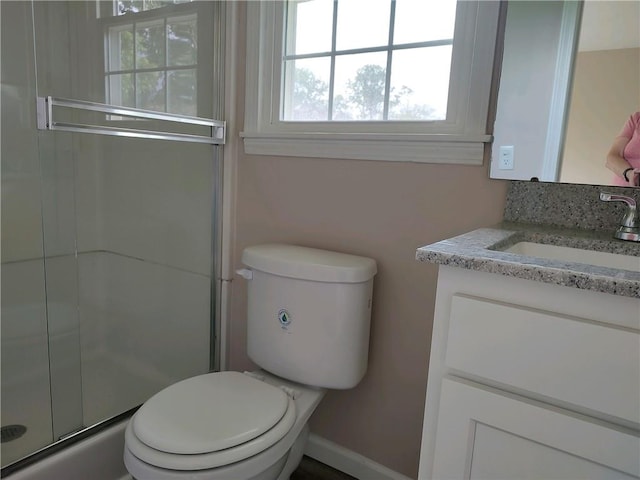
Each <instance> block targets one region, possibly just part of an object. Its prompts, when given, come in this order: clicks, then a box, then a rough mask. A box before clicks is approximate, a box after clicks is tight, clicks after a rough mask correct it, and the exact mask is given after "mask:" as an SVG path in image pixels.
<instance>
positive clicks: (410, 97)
mask: <svg viewBox="0 0 640 480" xmlns="http://www.w3.org/2000/svg"><path fill="white" fill-rule="evenodd" d="M451 51H452V47H451V46H450V45H445V46H442V47H427V48H415V49H408V50H396V51H395V52H394V53H393V63H392V65H391V94H390V105H389V107H390V108H389V119H390V120H444V119H445V118H446V116H447V97H448V95H449V73H450V69H451ZM416 65H420V66H421V68H416Z"/></svg>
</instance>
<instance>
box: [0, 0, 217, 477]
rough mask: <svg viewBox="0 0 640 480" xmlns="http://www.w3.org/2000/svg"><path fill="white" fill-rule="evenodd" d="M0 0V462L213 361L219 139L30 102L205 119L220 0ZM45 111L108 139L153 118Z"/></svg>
mask: <svg viewBox="0 0 640 480" xmlns="http://www.w3.org/2000/svg"><path fill="white" fill-rule="evenodd" d="M0 8H1V12H0V13H1V21H2V25H1V27H2V31H1V33H2V38H1V41H2V44H1V47H2V70H1V75H2V104H1V105H2V132H1V133H2V152H1V154H2V164H1V168H2V171H1V173H2V204H1V207H2V212H1V214H2V238H1V241H2V243H1V251H2V268H1V272H0V273H1V285H2V291H1V295H2V297H1V306H2V312H1V313H2V317H1V332H0V335H1V337H0V338H1V341H2V345H1V355H2V358H1V368H2V371H1V382H2V384H1V390H0V391H1V395H2V398H1V407H2V411H1V421H2V452H1V453H2V455H1V457H2V467H3V474H4V473H6V471H8V470H10V469H11V468H15V467H16V465H18V466H19V465H20V464H21V463H24V458H25V457H27V458H28V457H29V455H31V454H33V453H34V452H37V451H38V450H41V449H43V448H46V447H48V446H50V445H52V444H54V443H55V442H58V441H59V440H61V439H64V438H66V437H69V436H71V437H72V436H73V435H74V434H75V433H76V432H79V431H83V430H85V429H87V428H89V427H91V426H94V425H96V424H100V423H101V422H104V421H105V420H107V419H110V418H113V417H115V416H118V415H119V414H122V413H123V412H126V411H128V410H130V409H132V408H134V407H136V406H137V405H139V404H141V403H142V402H144V401H145V400H146V399H147V398H148V397H149V396H151V395H152V394H153V393H155V392H157V391H158V390H159V389H161V388H163V387H165V386H167V385H169V384H171V383H174V382H176V381H178V380H180V379H183V378H186V377H189V376H192V375H197V374H201V373H205V372H207V371H209V370H211V369H214V368H215V366H216V363H215V354H214V350H215V349H214V346H215V340H214V337H215V328H214V326H215V322H214V320H213V319H214V317H215V305H216V301H215V299H216V295H215V291H216V274H215V272H216V267H215V265H216V261H215V258H216V255H215V250H216V249H215V248H214V245H216V244H217V241H216V238H217V233H216V232H217V229H216V227H217V223H218V221H217V215H216V210H217V209H216V205H217V198H218V196H219V178H220V174H219V173H220V172H219V167H218V160H217V156H218V152H217V149H219V148H221V147H217V146H214V145H211V144H206V143H190V142H178V141H170V140H152V139H144V138H129V137H123V136H114V135H99V134H95V133H72V132H64V131H55V130H54V131H48V130H38V129H37V118H36V117H37V112H36V99H37V97H45V96H52V97H62V98H71V99H77V100H83V101H90V102H98V103H102V104H112V105H123V106H127V107H133V108H137V109H145V110H157V111H162V112H169V113H177V114H182V115H190V116H198V117H205V118H220V115H221V111H220V110H221V107H220V105H221V103H222V102H221V94H222V84H221V82H220V81H218V79H221V78H222V72H221V68H220V66H221V65H222V61H221V51H222V42H221V39H222V38H223V37H222V34H221V25H222V21H221V19H222V14H221V9H222V8H223V3H222V2H189V1H184V0H174V1H160V0H155V1H153V0H144V1H142V0H141V1H124V0H114V1H85V2H78V1H68V2H62V1H61V2H56V1H32V2H24V1H15V2H13V1H2V2H0ZM59 115H60V118H62V119H64V120H65V121H74V122H80V123H92V124H93V123H96V122H99V123H100V126H101V127H106V129H109V128H112V129H115V130H114V131H112V132H111V133H114V132H116V133H117V132H118V131H119V130H120V129H131V128H133V129H136V130H139V129H144V130H153V131H157V130H158V129H166V128H165V127H163V126H162V125H161V124H162V123H163V122H159V121H155V120H149V119H142V120H141V119H135V118H129V117H126V116H122V115H110V114H106V113H100V112H97V113H96V112H88V113H87V112H85V111H77V110H74V109H67V111H65V110H64V109H60V114H59ZM172 128H177V129H179V130H180V132H181V133H187V134H188V133H192V132H191V130H190V129H191V126H184V125H183V124H182V123H181V122H176V123H175V125H173V126H172ZM21 459H23V460H21ZM16 462H17V463H16ZM7 466H8V467H7Z"/></svg>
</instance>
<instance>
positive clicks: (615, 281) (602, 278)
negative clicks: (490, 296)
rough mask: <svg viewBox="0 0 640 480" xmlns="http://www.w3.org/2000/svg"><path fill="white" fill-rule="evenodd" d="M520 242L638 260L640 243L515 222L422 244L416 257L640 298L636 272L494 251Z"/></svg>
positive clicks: (600, 232) (639, 285)
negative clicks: (579, 249) (621, 255)
mask: <svg viewBox="0 0 640 480" xmlns="http://www.w3.org/2000/svg"><path fill="white" fill-rule="evenodd" d="M520 241H534V242H538V243H548V244H552V245H564V246H567V247H573V248H586V249H591V250H599V251H606V252H611V253H620V254H625V255H632V256H636V257H638V261H639V262H640V243H635V242H624V241H621V240H615V239H613V238H612V237H611V232H602V231H589V230H580V229H570V228H558V227H548V226H543V225H539V224H525V223H514V222H504V223H501V224H499V225H497V226H495V227H492V228H480V229H477V230H474V231H472V232H469V233H465V234H463V235H459V236H456V237H453V238H450V239H447V240H442V241H440V242H436V243H433V244H431V245H426V246H424V247H420V248H418V249H417V251H416V259H417V260H420V261H423V262H431V263H437V264H440V265H448V266H453V267H460V268H466V269H469V270H478V271H482V272H488V273H497V274H501V275H507V276H511V277H517V278H523V279H527V280H534V281H538V282H544V283H552V284H556V285H563V286H567V287H573V288H578V289H582V290H593V291H597V292H603V293H609V294H613V295H621V296H626V297H635V298H640V273H638V272H633V271H630V270H621V269H615V268H606V267H596V266H593V265H587V264H582V263H572V262H563V261H557V260H549V259H544V258H540V257H531V256H526V255H519V254H515V253H509V252H503V251H500V250H496V248H507V247H509V246H510V245H513V244H515V243H517V242H520Z"/></svg>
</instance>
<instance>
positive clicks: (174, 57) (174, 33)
mask: <svg viewBox="0 0 640 480" xmlns="http://www.w3.org/2000/svg"><path fill="white" fill-rule="evenodd" d="M167 49H168V51H167V65H195V64H196V63H197V52H198V31H197V24H196V16H195V15H192V16H189V17H183V18H180V19H176V18H172V19H169V21H168V22H167Z"/></svg>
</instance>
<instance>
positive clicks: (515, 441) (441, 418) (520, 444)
mask: <svg viewBox="0 0 640 480" xmlns="http://www.w3.org/2000/svg"><path fill="white" fill-rule="evenodd" d="M432 478H433V479H434V480H440V479H487V480H498V479H505V480H520V479H528V480H529V479H530V480H547V479H553V480H560V479H576V480H577V479H580V480H587V479H593V480H605V479H638V478H640V438H639V437H638V436H637V434H634V433H633V432H631V431H626V430H623V429H618V428H617V427H615V426H613V425H609V424H605V423H604V422H600V421H595V420H592V419H589V418H588V417H584V416H581V415H578V414H574V413H571V412H568V411H566V410H562V409H559V408H554V407H551V406H548V405H545V404H542V403H538V402H534V401H530V400H526V399H524V398H522V397H518V396H516V395H511V394H508V393H504V392H500V391H498V390H494V389H491V388H488V387H484V386H481V385H479V384H475V383H473V382H468V381H466V380H462V379H453V378H445V379H443V381H442V392H441V398H440V410H439V415H438V425H437V433H436V445H435V456H434V464H433V472H432Z"/></svg>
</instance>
